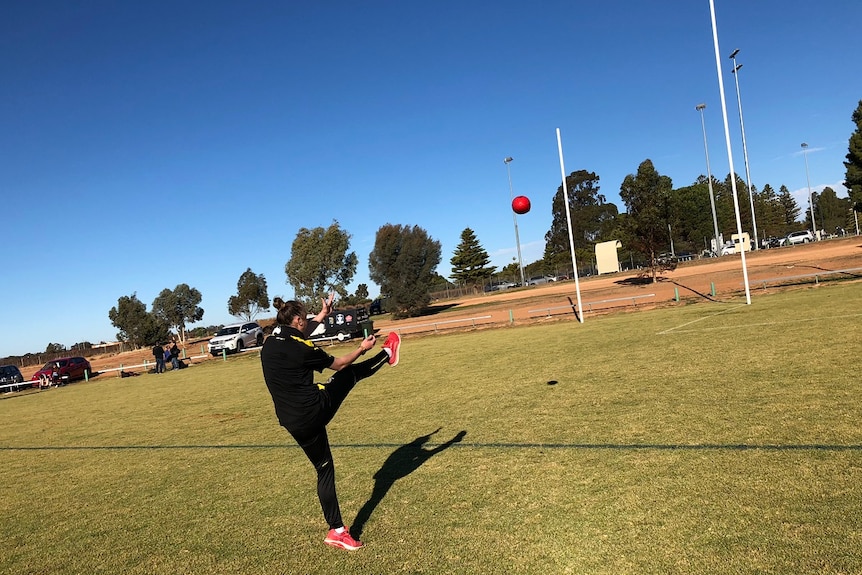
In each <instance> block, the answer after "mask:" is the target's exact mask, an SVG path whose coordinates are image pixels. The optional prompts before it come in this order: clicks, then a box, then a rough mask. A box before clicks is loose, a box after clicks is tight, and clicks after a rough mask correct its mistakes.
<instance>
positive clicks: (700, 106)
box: [694, 104, 721, 255]
mask: <svg viewBox="0 0 862 575" xmlns="http://www.w3.org/2000/svg"><path fill="white" fill-rule="evenodd" d="M694 109H695V110H697V111H698V112H700V127H701V128H702V129H703V151H704V153H705V154H706V177H707V181H708V182H709V206H710V207H711V208H712V228H713V230H712V231H713V233H714V234H715V246H714V248H713V249H714V250H715V254H716V255H720V254H721V245H719V242H718V217H717V216H716V215H715V194H714V193H713V191H712V172H711V171H710V169H709V147H708V146H707V145H706V123H705V122H704V120H703V111H704V109H706V104H698V105H697V106H695V107H694Z"/></svg>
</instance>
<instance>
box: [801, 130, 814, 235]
mask: <svg viewBox="0 0 862 575" xmlns="http://www.w3.org/2000/svg"><path fill="white" fill-rule="evenodd" d="M802 155H803V156H804V157H805V181H807V182H808V207H810V208H811V233H812V234H814V239H817V222H815V221H814V200H813V199H812V197H811V178H809V177H808V144H806V143H805V142H802Z"/></svg>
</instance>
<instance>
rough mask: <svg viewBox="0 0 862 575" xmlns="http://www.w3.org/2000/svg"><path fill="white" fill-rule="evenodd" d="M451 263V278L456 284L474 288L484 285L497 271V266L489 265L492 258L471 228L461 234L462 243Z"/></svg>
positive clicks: (457, 247)
mask: <svg viewBox="0 0 862 575" xmlns="http://www.w3.org/2000/svg"><path fill="white" fill-rule="evenodd" d="M449 263H451V264H452V275H451V276H450V277H451V278H452V279H453V280H455V283H459V284H462V285H467V286H472V287H473V288H476V287H477V286H481V285H483V284H484V283H485V282H486V281H488V279H490V277H491V276H492V275H494V271H495V270H496V269H497V268H496V266H491V265H488V264H490V263H491V258H490V257H488V252H486V251H485V248H483V247H482V244H480V243H479V240H478V239H477V238H476V233H475V232H474V231H473V230H471V229H470V228H466V229H465V230H464V231H463V232H461V243H459V244H458V245H457V246H456V247H455V253H454V255H453V256H452V259H451V260H449Z"/></svg>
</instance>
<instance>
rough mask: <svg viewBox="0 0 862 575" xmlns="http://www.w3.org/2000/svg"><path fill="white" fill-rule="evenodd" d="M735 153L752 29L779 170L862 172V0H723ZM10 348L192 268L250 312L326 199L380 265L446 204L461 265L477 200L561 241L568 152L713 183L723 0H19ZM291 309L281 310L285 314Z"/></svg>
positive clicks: (831, 179)
mask: <svg viewBox="0 0 862 575" xmlns="http://www.w3.org/2000/svg"><path fill="white" fill-rule="evenodd" d="M715 8H716V18H717V24H718V33H719V43H720V52H721V63H722V66H723V71H724V76H725V90H726V94H727V110H728V122H729V128H730V138H731V142H732V146H733V159H734V167H735V168H736V171H737V172H738V173H744V167H743V161H742V144H741V137H740V130H739V117H738V112H737V107H736V92H735V87H734V85H733V76H732V75H730V74H729V70H730V66H731V64H730V60H728V59H727V56H728V55H729V54H730V53H731V52H732V51H733V49H735V48H739V49H740V52H739V54H738V56H737V63H740V64H743V66H744V67H743V69H742V70H740V76H739V81H740V91H741V98H742V106H743V113H744V116H743V117H744V121H745V132H746V142H747V146H748V154H749V161H750V171H751V180H752V183H753V184H754V185H755V186H756V187H757V188H758V189H760V188H762V187H763V186H764V185H765V184H770V185H771V186H772V187H773V188H775V189H776V190H777V189H778V188H779V187H780V186H781V185H786V186H787V187H788V188H789V189H790V190H791V191H793V192H794V194H795V195H796V197H797V198H798V201H799V202H800V206H801V207H803V208H804V207H806V206H807V183H806V173H805V164H804V159H803V157H802V154H801V148H800V143H801V142H803V141H804V142H807V143H808V144H809V152H808V163H809V172H810V178H811V185H812V187H814V188H818V189H819V188H822V187H823V186H827V185H828V186H831V187H833V188H834V189H835V190H836V191H838V193H839V195H840V196H846V192H845V191H844V189H843V186H841V182H843V179H844V166H843V164H842V161H843V160H844V155H845V154H846V153H847V142H848V138H849V137H850V134H851V133H852V132H853V130H854V126H853V124H852V122H851V120H850V116H851V114H852V112H853V110H854V109H855V108H856V106H857V104H858V102H859V100H860V98H862V76H860V74H859V66H858V62H857V61H856V58H855V56H853V54H855V51H854V46H855V42H854V41H853V38H855V37H856V35H857V34H858V29H857V25H858V22H859V21H860V20H862V3H860V2H858V1H856V0H827V1H825V2H820V3H814V2H810V1H806V2H803V1H798V0H758V1H757V2H749V1H745V0H715ZM0 52H2V54H3V58H2V60H0V77H2V79H3V87H2V101H3V106H2V108H0V114H2V130H0V193H2V198H3V200H2V201H3V205H4V210H3V212H4V216H5V217H4V226H3V230H4V242H3V248H2V256H3V257H2V261H3V269H4V273H3V281H2V282H0V305H2V309H0V322H2V328H3V329H2V330H0V357H2V356H6V355H13V354H16V355H17V354H23V353H26V352H35V351H41V350H44V349H45V347H46V346H47V344H48V343H50V342H56V343H62V344H64V345H67V346H71V345H72V344H74V343H76V342H80V341H91V342H93V343H97V342H99V341H103V340H104V341H111V340H113V339H114V338H115V334H116V331H117V330H116V328H114V327H113V326H112V325H111V324H110V321H109V320H108V310H109V309H110V308H111V307H112V306H115V305H116V304H117V300H118V298H119V297H121V296H124V295H130V294H132V293H136V294H137V296H138V298H139V299H141V301H143V302H144V303H146V304H147V306H148V308H149V306H150V304H151V303H152V301H153V299H154V298H155V297H156V296H157V295H158V293H159V292H160V291H161V290H162V289H164V288H171V289H173V288H174V287H176V286H177V285H178V284H180V283H187V284H189V285H191V286H192V287H195V288H197V289H199V290H200V291H201V293H202V294H203V302H202V306H203V307H204V309H205V315H204V319H203V321H202V322H201V323H202V324H203V325H212V324H219V323H227V322H230V321H233V319H234V318H231V317H230V316H229V315H228V313H227V300H228V298H229V297H230V296H231V295H232V294H234V293H235V292H236V282H237V280H238V278H239V276H240V274H242V272H244V271H245V270H246V268H249V267H250V268H251V269H252V270H253V271H254V272H255V273H259V274H260V273H262V274H264V275H265V276H266V278H267V282H268V284H269V294H270V296H271V297H272V296H275V295H281V296H284V297H291V296H292V295H293V293H292V290H291V288H290V287H289V286H288V285H287V284H286V277H285V274H284V266H285V263H286V262H287V261H288V260H289V258H290V245H291V243H292V241H293V239H294V237H295V236H296V232H297V231H298V230H299V228H300V227H316V226H327V225H329V224H330V223H331V222H332V221H333V220H337V221H338V222H339V223H340V224H341V226H342V228H344V229H345V230H346V231H348V232H349V233H350V234H351V235H352V242H351V248H352V249H353V250H354V251H355V252H356V254H357V256H358V257H359V261H360V265H359V269H358V272H357V275H356V278H355V281H354V284H353V286H352V287H355V285H356V284H358V283H360V282H361V283H367V284H369V288H370V291H371V293H372V295H375V294H376V293H378V291H379V288H378V287H377V286H376V285H374V284H372V283H371V282H370V280H369V279H368V253H369V252H370V251H371V249H372V248H373V244H374V237H375V233H376V231H377V229H378V228H379V227H380V226H382V225H383V224H386V223H393V224H405V225H419V226H421V227H423V228H424V229H426V230H427V231H428V232H429V234H430V235H431V236H432V237H434V238H435V239H437V240H439V241H440V242H441V244H442V247H443V257H442V260H443V261H442V263H441V266H440V268H439V269H438V271H439V272H440V273H442V274H443V275H448V272H449V269H450V268H449V260H450V258H451V257H452V253H453V250H454V248H455V246H456V245H457V244H458V242H459V239H460V233H461V231H462V230H464V228H467V227H470V228H472V229H473V230H474V231H475V232H476V235H477V237H478V239H479V241H480V242H481V244H482V245H483V247H484V248H485V249H486V250H487V251H488V253H489V254H490V255H491V257H492V260H493V263H494V264H496V265H498V266H503V265H505V264H507V263H510V262H512V260H513V257H514V255H515V253H516V249H515V248H516V246H515V238H514V229H513V225H512V216H511V211H510V207H509V199H510V196H509V184H508V179H507V174H506V166H505V164H504V163H503V158H505V157H507V156H511V157H513V158H514V161H513V162H512V164H511V174H512V183H513V186H514V190H515V193H516V194H524V195H527V196H529V197H530V199H531V200H532V203H533V210H532V211H531V212H530V213H529V214H527V215H525V216H521V217H519V218H518V226H519V232H520V239H521V247H522V251H523V259H524V263H525V264H526V263H528V262H531V261H534V260H536V259H538V258H540V257H541V254H542V251H543V247H544V244H543V242H544V239H543V238H544V234H545V232H546V231H547V230H548V228H549V227H550V223H551V199H552V197H553V194H554V192H555V191H556V188H557V187H558V186H559V184H560V167H559V158H558V155H557V143H556V134H555V130H556V128H559V129H560V130H561V133H562V141H563V151H564V157H565V165H566V171H567V172H572V171H575V170H578V169H586V170H589V171H594V172H596V173H597V174H598V175H599V177H600V184H601V192H602V193H603V194H604V195H605V196H606V198H607V200H608V201H610V202H614V203H616V204H617V206H618V207H619V208H620V210H621V211H624V206H623V205H622V203H621V202H620V200H619V188H620V184H621V183H622V181H623V179H624V178H625V176H626V175H628V174H631V173H635V172H636V170H637V167H638V165H639V164H640V163H641V162H642V161H643V160H644V159H647V158H649V159H651V160H652V161H653V163H654V164H655V167H656V169H657V170H658V171H659V172H660V173H661V174H663V175H667V176H669V177H671V179H672V180H673V183H674V186H676V187H680V186H685V185H688V184H691V183H692V182H694V181H695V179H696V178H697V177H698V176H699V175H701V174H704V173H705V172H706V166H705V163H706V162H705V158H704V150H703V137H702V131H701V124H700V116H699V114H698V112H696V111H695V106H696V105H697V104H698V103H701V102H703V103H705V104H706V105H707V108H706V111H705V114H706V116H705V117H706V131H707V138H708V141H709V150H710V162H711V167H712V172H713V174H714V175H716V176H717V177H719V178H724V177H725V176H726V175H727V173H728V158H727V152H726V146H725V136H724V128H723V121H722V115H721V102H720V98H719V89H718V77H717V72H716V66H715V55H714V51H713V38H712V26H711V21H710V10H709V2H708V0H697V1H695V0H684V1H683V0H675V1H668V2H639V1H634V0H628V1H622V0H617V1H615V0H609V1H607V2H573V1H571V0H565V1H544V2H534V3H527V2H514V1H509V0H499V1H497V2H494V3H488V2H462V1H458V2H456V1H449V0H443V1H441V2H436V3H433V4H428V3H420V2H410V1H395V0H391V1H370V2H342V1H332V2H320V3H315V2H242V3H240V2H223V1H218V0H214V1H208V2H183V1H172V2H163V1H153V2H146V3H133V2H113V1H80V2H67V1H62V2H61V1H39V2H24V1H12V2H7V3H6V4H5V5H4V10H3V18H0ZM266 315H271V313H270V314H265V316H266Z"/></svg>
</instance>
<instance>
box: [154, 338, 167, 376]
mask: <svg viewBox="0 0 862 575" xmlns="http://www.w3.org/2000/svg"><path fill="white" fill-rule="evenodd" d="M153 357H154V358H156V373H164V372H165V348H163V347H162V344H160V343H157V344H156V345H154V346H153Z"/></svg>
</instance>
